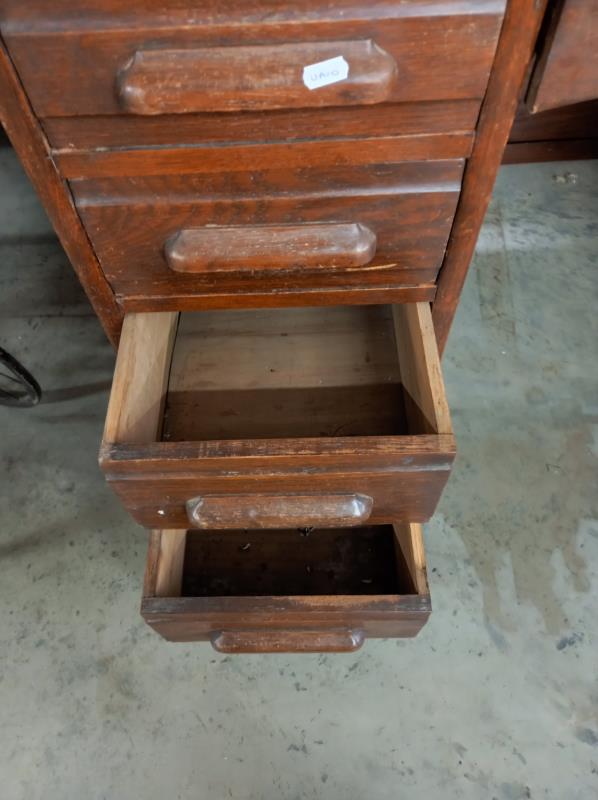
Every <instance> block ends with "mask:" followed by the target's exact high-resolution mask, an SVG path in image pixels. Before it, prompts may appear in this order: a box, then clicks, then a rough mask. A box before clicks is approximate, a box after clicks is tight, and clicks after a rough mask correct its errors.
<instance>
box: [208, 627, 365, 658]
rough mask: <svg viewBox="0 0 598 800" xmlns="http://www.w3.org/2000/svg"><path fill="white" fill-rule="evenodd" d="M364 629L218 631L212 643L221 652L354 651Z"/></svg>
mask: <svg viewBox="0 0 598 800" xmlns="http://www.w3.org/2000/svg"><path fill="white" fill-rule="evenodd" d="M364 639H365V637H364V633H363V631H312V630H296V631H277V630H273V631H272V630H262V631H255V630H253V631H216V632H215V633H213V634H212V636H211V642H212V647H213V648H214V650H217V651H218V652H219V653H354V652H355V650H359V648H360V647H361V645H362V644H363V642H364Z"/></svg>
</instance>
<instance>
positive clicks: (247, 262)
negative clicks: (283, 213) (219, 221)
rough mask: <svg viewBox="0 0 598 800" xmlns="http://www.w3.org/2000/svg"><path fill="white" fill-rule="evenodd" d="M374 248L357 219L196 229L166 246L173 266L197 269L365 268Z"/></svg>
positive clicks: (179, 269) (373, 237)
mask: <svg viewBox="0 0 598 800" xmlns="http://www.w3.org/2000/svg"><path fill="white" fill-rule="evenodd" d="M375 252H376V235H375V234H374V233H373V232H372V231H371V230H370V229H369V228H367V227H366V226H365V225H359V224H358V223H320V224H314V225H302V224H298V225H257V226H255V225H247V226H245V225H237V226H231V227H226V226H217V227H209V228H208V227H206V228H191V229H189V230H182V231H180V232H179V233H177V234H175V235H174V236H173V237H171V238H170V239H169V240H168V241H167V242H166V245H165V247H164V253H165V256H166V261H167V263H168V266H169V267H170V268H171V269H172V270H174V271H175V272H192V273H210V272H230V271H233V270H234V271H240V270H264V269H276V270H281V269H291V268H301V267H304V268H309V267H320V266H322V267H327V268H334V267H336V268H351V267H361V266H363V265H364V264H368V263H369V262H370V261H371V260H372V259H373V258H374V255H375Z"/></svg>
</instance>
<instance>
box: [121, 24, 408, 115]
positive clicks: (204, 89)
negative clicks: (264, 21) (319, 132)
mask: <svg viewBox="0 0 598 800" xmlns="http://www.w3.org/2000/svg"><path fill="white" fill-rule="evenodd" d="M395 76H396V63H395V61H394V59H393V58H392V56H391V55H389V53H387V52H386V51H385V50H382V48H380V47H378V45H377V44H375V42H372V41H371V40H369V39H364V40H357V41H348V42H347V41H345V42H343V41H339V42H305V43H299V44H277V45H255V46H242V47H205V48H194V49H172V50H171V49H168V50H164V49H156V50H138V51H137V52H136V53H135V55H134V56H133V58H132V59H131V60H130V61H129V62H128V63H127V64H126V65H125V66H124V67H123V69H122V70H121V71H120V73H119V75H118V78H117V93H118V97H119V101H120V105H121V107H122V108H123V109H124V110H125V111H127V112H129V113H130V114H185V113H193V112H202V111H204V112H210V111H247V110H267V109H274V108H314V107H318V106H354V105H367V104H372V103H381V102H383V101H384V100H387V99H388V98H389V96H390V93H391V91H392V88H393V85H394V82H395Z"/></svg>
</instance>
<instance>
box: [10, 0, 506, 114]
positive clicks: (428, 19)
mask: <svg viewBox="0 0 598 800" xmlns="http://www.w3.org/2000/svg"><path fill="white" fill-rule="evenodd" d="M23 5H27V6H28V8H27V10H24V9H23ZM503 9H504V2H502V1H501V0H469V1H467V0H466V2H463V3H459V4H455V3H454V1H453V0H439V2H437V3H436V4H432V5H431V4H430V3H426V2H421V1H420V0H409V2H404V3H396V2H389V1H388V0H384V2H382V1H381V0H378V1H377V2H374V3H368V4H363V3H360V2H357V0H344V1H343V2H341V3H334V4H330V3H329V4H322V3H320V2H317V0H311V2H305V1H304V2H300V3H296V2H293V3H291V2H276V3H272V2H270V3H268V2H266V3H255V4H253V6H251V5H248V4H247V3H238V4H227V6H226V15H224V13H223V12H224V9H223V8H220V9H217V8H215V6H214V3H212V2H208V3H206V2H202V3H194V4H191V3H187V4H181V3H180V2H179V1H178V0H171V2H163V3H161V5H160V8H155V7H152V8H148V6H147V3H143V2H141V0H140V1H139V2H137V3H133V4H132V7H130V6H129V4H127V5H126V6H123V5H122V4H118V5H117V4H115V3H110V4H106V6H104V7H101V8H100V5H99V4H98V6H96V9H91V8H90V4H89V3H86V4H85V5H84V6H81V5H80V4H79V5H78V6H77V14H74V13H73V8H67V7H65V6H64V5H63V4H56V3H48V2H40V3H29V2H28V3H27V4H23V3H22V2H20V1H18V0H5V2H4V3H3V10H4V14H3V20H2V24H3V30H4V31H5V35H6V39H7V42H8V45H9V47H10V49H11V54H12V56H13V58H14V59H15V61H16V63H17V67H18V69H19V72H20V74H21V76H22V78H23V81H24V83H25V85H26V86H27V88H28V91H29V92H30V96H31V99H32V102H33V105H34V108H35V110H36V112H37V114H38V115H39V116H40V117H60V116H76V115H90V114H91V115H96V114H120V113H122V107H121V105H120V103H119V98H118V93H117V92H115V90H114V87H115V81H116V79H117V75H118V73H119V70H120V69H121V68H122V67H123V65H124V64H126V62H127V61H128V60H129V59H130V58H131V57H132V56H133V55H134V54H135V53H136V52H137V51H139V50H140V49H144V48H147V47H150V46H151V48H152V50H155V51H159V50H161V49H166V50H172V49H175V50H188V49H197V48H219V47H222V46H223V45H225V46H227V47H248V46H254V45H257V44H262V45H268V46H269V47H274V46H283V45H287V44H289V43H293V44H301V43H302V42H305V43H306V44H305V52H306V60H305V62H304V65H308V64H310V63H313V61H312V60H311V59H313V58H314V56H313V48H314V47H317V46H318V45H319V43H327V42H338V43H339V45H340V43H342V42H347V41H348V42H354V41H359V40H372V41H374V42H376V44H377V45H378V47H379V48H381V49H382V50H384V51H386V52H387V53H389V54H390V56H391V57H392V58H393V59H394V60H395V61H396V63H397V73H398V74H397V80H396V81H395V82H393V84H392V91H391V92H390V93H389V100H391V101H392V102H420V101H428V100H456V99H471V98H477V99H480V98H482V97H483V94H484V89H485V86H486V81H487V78H488V73H489V70H490V67H491V64H492V59H493V56H494V50H495V47H496V41H497V37H498V33H499V30H500V24H501V20H502V13H503ZM422 42H425V47H423V46H422ZM331 52H332V51H331ZM431 54H433V57H431ZM334 55H341V56H342V55H343V51H342V49H341V50H339V51H338V52H334ZM316 60H317V59H316ZM40 63H41V64H44V69H43V71H40V69H39V65H40ZM350 74H351V66H350ZM301 86H303V84H302V83H301ZM316 91H317V90H316ZM334 91H336V90H334ZM264 124H265V125H267V124H268V123H267V118H265V120H264ZM322 124H323V125H325V124H326V123H325V112H323V117H322Z"/></svg>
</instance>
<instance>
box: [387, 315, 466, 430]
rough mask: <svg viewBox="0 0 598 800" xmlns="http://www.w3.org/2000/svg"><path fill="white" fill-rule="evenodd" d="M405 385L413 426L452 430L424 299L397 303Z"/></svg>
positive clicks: (402, 379) (407, 407)
mask: <svg viewBox="0 0 598 800" xmlns="http://www.w3.org/2000/svg"><path fill="white" fill-rule="evenodd" d="M393 317H394V324H395V331H396V339H397V347H398V350H399V364H400V370H401V385H402V387H403V391H404V393H405V395H406V400H405V407H406V413H407V416H408V417H409V418H410V419H409V421H410V425H411V426H412V427H416V426H419V427H422V428H423V429H425V430H426V431H427V432H429V433H452V430H453V428H452V425H451V417H450V412H449V407H448V403H447V400H446V394H445V391H444V381H443V379H442V371H441V368H440V359H439V356H438V347H437V346H436V341H435V336H434V327H433V324H432V318H431V316H430V314H429V311H428V308H427V307H426V306H425V305H423V304H421V303H414V304H410V305H405V306H394V307H393Z"/></svg>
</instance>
